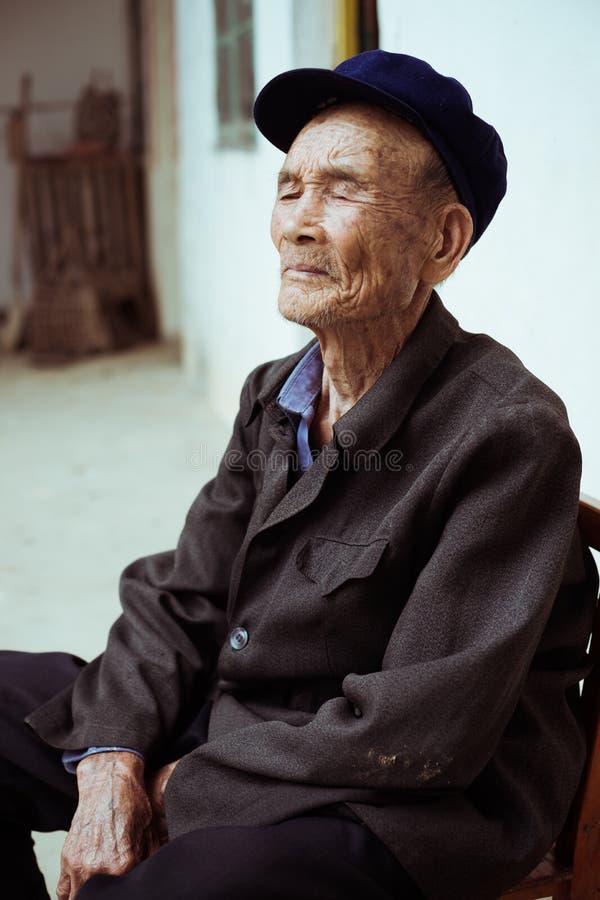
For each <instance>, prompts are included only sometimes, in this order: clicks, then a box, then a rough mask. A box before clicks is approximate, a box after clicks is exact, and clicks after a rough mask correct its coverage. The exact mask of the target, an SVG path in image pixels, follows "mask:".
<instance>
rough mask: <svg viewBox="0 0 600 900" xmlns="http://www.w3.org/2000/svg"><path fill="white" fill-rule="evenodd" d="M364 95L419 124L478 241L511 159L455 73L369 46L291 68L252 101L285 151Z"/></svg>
mask: <svg viewBox="0 0 600 900" xmlns="http://www.w3.org/2000/svg"><path fill="white" fill-rule="evenodd" d="M352 100H362V101H364V102H366V103H373V104H374V105H376V106H381V107H383V108H384V109H387V110H388V111H389V112H391V113H394V114H395V115H397V116H401V117H402V118H403V119H406V121H407V122H410V123H411V125H414V126H415V128H418V129H419V131H420V132H421V133H422V134H423V135H424V136H425V137H426V138H427V139H428V140H429V141H430V143H431V144H433V146H434V147H435V149H436V150H437V152H438V154H439V155H440V157H441V158H442V160H443V161H444V163H445V165H446V168H447V170H448V174H449V175H450V178H451V179H452V182H453V183H454V186H455V188H456V191H457V193H458V196H459V197H460V200H461V202H462V203H464V205H465V206H466V207H467V209H468V210H469V212H470V213H471V216H472V217H473V229H474V230H473V239H472V241H471V244H474V243H475V241H477V240H478V239H479V238H480V237H481V235H482V234H483V232H484V231H485V229H486V228H487V226H488V225H489V224H490V222H491V220H492V217H493V215H494V213H495V212H496V209H497V208H498V204H499V203H500V201H501V200H502V197H503V196H504V194H505V193H506V157H505V155H504V149H503V147H502V141H501V140H500V136H499V134H498V133H497V132H496V130H495V129H494V128H492V126H491V125H488V123H487V122H484V121H483V119H480V118H479V116H476V115H475V113H474V112H473V104H472V102H471V98H470V96H469V94H468V92H467V91H466V90H465V88H464V87H463V86H462V84H460V82H458V81H457V80H456V79H455V78H449V77H447V76H445V75H440V74H439V72H436V71H435V69H433V68H432V67H431V66H430V65H429V63H426V62H424V61H423V60H422V59H417V58H416V57H414V56H407V55H406V54H404V53H388V52H386V51H385V50H367V51H366V52H365V53H359V54H358V56H352V57H351V58H350V59H346V60H344V62H342V63H340V65H339V66H337V67H336V68H335V69H333V70H331V69H292V70H291V71H290V72H284V73H283V74H281V75H277V76H276V77H275V78H273V79H272V80H271V81H269V82H268V84H266V85H265V87H264V88H263V89H262V91H261V92H260V94H259V95H258V97H257V98H256V103H255V104H254V120H255V122H256V124H257V126H258V128H259V129H260V131H261V132H262V133H263V134H264V136H265V137H266V138H267V140H269V141H270V142H271V143H272V144H275V146H276V147H279V149H280V150H283V151H284V152H285V153H287V151H288V150H289V148H290V146H291V144H292V142H293V141H294V138H295V137H296V135H297V134H298V133H299V132H300V131H301V129H302V128H303V127H304V125H305V124H306V123H307V122H308V121H309V120H310V119H312V118H313V117H314V116H316V115H317V114H318V113H319V112H320V111H321V110H323V109H325V108H327V107H328V106H329V105H331V104H334V103H344V102H348V101H352Z"/></svg>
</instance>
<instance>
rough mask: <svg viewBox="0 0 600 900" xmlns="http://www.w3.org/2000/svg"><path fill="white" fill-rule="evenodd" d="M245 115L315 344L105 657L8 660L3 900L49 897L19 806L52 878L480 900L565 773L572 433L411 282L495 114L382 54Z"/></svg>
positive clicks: (570, 683) (480, 218)
mask: <svg viewBox="0 0 600 900" xmlns="http://www.w3.org/2000/svg"><path fill="white" fill-rule="evenodd" d="M255 115H256V120H257V123H258V126H259V128H260V129H261V130H262V131H263V133H264V134H265V135H266V136H267V137H268V138H269V139H270V140H272V141H273V142H274V143H275V144H276V145H277V146H278V147H280V148H281V149H283V150H284V151H286V152H287V156H286V159H285V162H284V164H283V168H282V170H281V172H280V175H279V187H278V193H277V200H276V203H275V209H274V212H273V220H272V237H273V241H274V243H275V246H276V248H277V250H278V252H279V255H280V258H281V291H280V295H279V307H280V310H281V312H282V314H283V315H284V316H285V317H286V318H288V319H291V320H292V321H295V322H299V323H301V324H303V325H306V326H307V327H308V328H310V329H311V330H312V331H313V332H314V334H315V335H316V340H313V341H312V342H311V343H310V344H309V345H308V347H307V348H305V349H304V350H302V351H301V352H300V353H297V354H295V355H293V356H290V357H287V358H285V359H281V360H278V361H276V362H272V363H269V364H267V365H263V366H260V367H259V368H258V369H256V370H255V371H254V372H253V373H252V374H251V375H250V376H249V377H248V379H247V381H246V384H245V385H244V388H243V391H242V395H241V405H240V411H239V414H238V416H237V419H236V422H235V425H234V431H233V436H232V438H231V442H230V445H229V448H228V450H227V452H226V454H225V456H224V458H223V461H222V463H221V466H220V468H219V471H218V474H217V476H216V478H215V479H214V480H213V481H211V482H210V483H209V484H208V485H207V486H206V487H205V488H204V489H203V490H202V491H201V493H200V495H199V497H198V498H197V500H196V501H195V503H194V504H193V506H192V508H191V511H190V513H189V516H188V518H187V521H186V524H185V527H184V529H183V532H182V535H181V539H180V541H179V544H178V546H177V549H176V550H175V551H174V552H170V553H164V554H159V555H157V556H152V557H149V558H146V559H141V560H138V561H137V562H134V563H133V564H132V565H131V566H129V568H127V569H126V570H125V572H124V574H123V577H122V581H121V596H122V604H123V615H122V617H121V618H120V619H119V620H118V621H117V622H116V624H115V625H114V627H113V629H112V630H111V633H110V637H109V641H108V646H107V649H106V652H105V653H104V654H103V655H102V656H101V657H100V658H99V659H96V660H94V661H93V662H92V663H90V664H89V665H85V664H84V663H83V662H82V661H81V660H78V659H75V658H73V657H69V656H66V655H62V654H46V655H41V656H35V655H29V654H4V656H3V658H2V665H3V683H4V689H3V690H4V696H5V698H6V700H5V704H4V711H3V715H4V720H5V722H4V727H3V732H2V734H3V737H2V742H3V747H4V749H3V755H4V760H3V763H2V792H3V793H2V796H3V807H2V808H3V813H4V815H3V822H4V825H3V835H4V836H3V841H2V850H3V853H4V854H5V860H4V865H3V866H2V875H0V879H3V885H4V886H5V891H4V894H3V896H7V897H8V896H10V897H11V898H16V897H19V898H20V897H23V898H25V897H27V898H41V897H46V896H47V894H46V893H45V889H44V887H43V883H42V881H41V878H40V876H39V873H37V870H36V868H35V861H34V856H33V851H32V847H31V841H30V838H29V831H30V829H31V828H32V827H33V828H35V829H52V828H69V827H70V831H69V834H68V837H67V840H66V843H65V849H64V852H63V859H62V875H61V879H60V883H59V888H58V896H59V898H61V900H67V898H73V897H74V896H75V895H76V896H77V897H78V898H80V900H95V898H99V900H102V898H106V900H121V898H128V900H129V898H144V900H153V898H156V900H158V898H160V900H165V898H169V900H171V898H181V900H184V898H185V900H188V898H189V900H192V898H193V900H217V898H219V900H234V898H286V900H300V898H302V900H305V898H308V897H315V898H319V900H329V898H331V900H334V898H338V900H342V898H350V897H357V898H361V900H370V898H373V900H375V898H381V900H383V898H404V900H407V898H419V897H421V898H422V897H425V898H431V900H442V898H445V900H469V898H472V900H486V898H494V897H496V896H497V895H498V893H499V892H501V890H502V889H503V888H505V887H508V886H509V885H510V884H511V883H512V882H514V881H516V880H517V879H519V878H520V877H521V876H523V875H525V874H526V873H527V872H528V870H530V869H531V868H532V867H533V866H534V865H535V864H536V863H537V862H538V860H539V859H540V858H541V857H542V855H543V854H544V853H545V852H546V850H547V849H548V848H549V847H550V846H551V844H552V842H553V840H554V839H555V837H556V835H557V833H558V831H559V830H560V828H561V825H562V823H563V821H564V819H565V816H566V814H567V811H568V808H569V804H570V802H571V800H572V797H573V794H574V791H575V788H576V785H577V782H578V778H579V775H580V772H581V768H582V763H583V756H584V743H583V739H582V735H581V731H580V726H579V724H578V717H577V701H578V687H577V685H578V681H579V679H580V678H581V676H582V672H583V671H584V669H585V664H586V654H585V645H586V639H587V635H588V632H589V627H590V619H591V614H592V609H593V604H594V600H595V597H596V591H597V582H596V575H595V569H594V568H593V564H592V563H591V560H590V557H589V552H588V551H585V552H584V551H583V550H582V548H581V546H580V543H579V538H578V534H577V530H576V515H577V501H578V490H579V475H580V459H579V451H578V447H577V443H576V441H575V438H574V437H573V434H572V433H571V431H570V429H569V425H568V422H567V418H566V414H565V411H564V408H563V406H562V404H561V402H560V400H559V399H558V398H557V397H556V396H555V395H554V394H553V393H552V392H551V391H550V390H549V389H548V388H547V387H545V386H544V385H543V384H541V383H540V382H539V381H538V380H537V379H536V378H534V376H533V375H531V374H530V373H529V372H528V371H527V370H526V369H525V368H524V367H523V366H522V364H521V363H520V362H519V360H518V359H517V358H516V357H515V356H514V355H513V354H512V353H511V352H510V351H508V350H506V349H505V348H504V347H502V346H500V345H499V344H497V343H496V342H495V341H493V340H492V339H491V338H489V337H487V336H485V335H472V334H468V333H466V332H464V331H462V330H461V328H460V327H459V326H458V324H457V322H456V321H455V319H454V318H453V317H452V316H451V315H450V314H449V313H448V312H447V311H446V310H445V309H444V307H443V306H442V304H441V302H440V300H439V298H438V297H437V295H436V294H435V292H434V286H435V285H437V284H439V283H440V282H442V281H443V280H444V279H446V278H448V276H449V275H450V274H451V273H452V272H453V271H454V270H455V268H456V266H457V265H458V263H459V261H460V260H461V258H462V257H463V256H464V255H465V253H466V252H467V251H468V250H469V248H470V247H471V246H472V245H473V244H474V243H475V241H476V240H477V239H478V238H479V237H480V236H481V234H482V232H483V231H484V229H485V228H486V227H487V225H488V223H489V221H490V220H491V218H492V216H493V214H494V212H495V209H496V207H497V205H498V203H499V202H500V200H501V198H502V195H503V193H504V189H505V172H506V164H505V159H504V154H503V150H502V144H501V142H500V139H499V137H498V135H497V134H496V132H495V131H494V129H493V128H492V127H491V126H489V125H487V124H486V123H485V122H483V121H482V120H481V119H479V118H478V117H477V116H475V115H474V114H473V112H472V107H471V101H470V98H469V95H468V94H467V93H466V91H465V90H464V88H462V86H461V85H459V84H458V82H456V81H455V80H453V79H450V78H446V77H444V76H441V75H439V74H438V73H436V72H435V71H434V70H433V69H432V68H430V67H429V66H428V65H427V64H426V63H424V62H422V61H420V60H418V59H415V58H412V57H409V56H404V55H397V54H390V53H384V52H382V51H373V52H370V53H365V54H361V55H359V56H357V57H354V58H353V59H350V60H347V61H346V62H345V63H343V64H342V65H341V66H339V67H338V68H337V69H336V70H335V71H334V72H330V71H325V70H298V71H294V72H290V73H286V74H284V75H281V76H279V77H278V78H276V79H274V80H273V81H272V82H270V83H269V84H268V85H267V86H266V88H264V90H263V91H262V93H261V94H260V96H259V98H258V101H257V104H256V108H255ZM9 685H12V686H13V687H12V689H11V688H9ZM32 710H35V711H33V712H32ZM25 716H28V719H27V721H28V723H29V725H30V726H31V728H32V729H33V730H34V731H35V732H37V735H38V736H39V737H41V738H42V739H43V741H41V740H39V737H37V736H35V735H34V734H33V733H32V732H31V731H28V729H27V728H26V727H25V726H24V725H23V724H22V719H23V717H25ZM65 766H66V768H65ZM75 767H76V770H77V774H76V778H75V776H74V775H73V774H69V772H68V771H67V770H66V769H67V768H71V769H73V768H75ZM165 788H166V789H165ZM159 848H160V849H159ZM7 891H8V893H7Z"/></svg>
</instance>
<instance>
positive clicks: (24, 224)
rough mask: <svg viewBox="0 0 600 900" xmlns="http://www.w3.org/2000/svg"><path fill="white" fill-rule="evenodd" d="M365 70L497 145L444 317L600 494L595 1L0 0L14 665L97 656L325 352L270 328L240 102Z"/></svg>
mask: <svg viewBox="0 0 600 900" xmlns="http://www.w3.org/2000/svg"><path fill="white" fill-rule="evenodd" d="M378 46H380V47H382V48H384V49H387V50H392V51H401V52H405V53H411V54H414V55H416V56H421V57H423V58H425V59H427V60H428V61H429V62H430V63H431V64H432V65H433V66H434V67H435V68H437V69H439V70H440V71H441V72H443V73H445V74H450V75H455V76H456V77H457V78H458V79H459V80H460V81H462V82H463V83H464V84H465V85H466V86H467V88H468V89H469V91H470V92H471V95H472V97H473V102H474V107H475V111H476V112H477V113H478V114H479V115H481V116H482V117H483V118H484V119H487V120H488V121H491V122H492V123H493V124H494V125H495V126H496V127H497V129H498V130H499V132H500V134H501V136H502V138H503V140H504V144H505V149H506V153H507V157H508V160H509V190H508V195H507V197H506V199H505V200H504V201H503V203H502V205H501V206H500V209H499V211H498V213H497V215H496V218H495V220H494V222H493V224H492V225H491V227H490V228H489V230H488V232H487V233H486V234H485V236H484V238H483V239H482V241H481V242H480V243H479V244H478V245H477V247H476V248H475V249H474V250H473V251H472V253H470V254H469V256H468V257H467V259H466V260H465V261H464V262H463V263H462V264H461V266H460V268H459V269H458V271H457V273H456V274H455V275H454V276H453V277H452V278H451V279H450V280H449V281H448V282H447V283H446V284H445V285H443V286H442V288H441V290H440V293H441V295H442V298H443V300H444V302H445V303H446V305H447V306H448V307H449V308H450V310H451V311H452V312H453V313H454V314H455V315H456V316H457V317H458V319H459V320H460V322H461V324H462V325H463V327H465V328H467V329H469V330H472V331H484V332H488V333H490V334H492V335H493V336H494V337H496V338H497V339H499V340H500V341H502V342H503V343H506V344H508V345H509V346H510V347H511V348H512V349H513V350H515V351H516V352H517V354H518V355H519V356H520V357H521V359H522V360H523V361H524V363H525V364H526V365H527V366H528V367H529V368H530V369H532V371H533V372H535V373H536V374H537V375H538V376H539V377H540V378H542V379H543V380H544V381H546V382H547V383H548V384H549V385H550V386H551V387H552V388H554V389H555V390H556V391H557V392H558V393H559V394H560V396H561V397H562V398H563V400H564V401H565V403H566V405H567V408H568V411H569V416H570V419H571V423H572V425H573V428H574V430H575V432H576V434H577V435H578V437H579V440H580V442H581V446H582V451H583V459H584V474H583V483H582V489H583V490H584V491H585V492H587V493H589V494H592V495H596V496H600V452H599V451H600V424H599V419H598V413H597V408H598V403H597V375H596V372H597V358H598V326H599V323H600V317H599V314H598V304H599V301H598V298H597V296H596V291H597V290H598V287H597V284H596V281H597V267H598V262H599V260H600V238H599V234H600V230H599V228H598V222H597V219H598V214H599V209H600V183H599V179H600V176H599V174H598V173H599V168H600V167H599V165H598V146H599V143H600V140H599V139H600V124H599V123H600V115H599V113H600V109H599V100H598V96H599V88H600V53H598V47H599V46H600V4H598V2H597V0H570V2H569V3H565V2H564V0H526V2H523V0H486V2H485V3H482V2H481V0H458V2H456V3H453V4H449V3H447V2H445V0H430V2H428V3H419V2H408V0H102V2H97V0H19V2H18V3H17V2H14V0H0V129H1V134H2V137H3V139H2V143H1V144H0V480H1V481H2V493H1V498H2V499H1V501H0V502H1V503H2V510H3V515H2V517H1V520H0V541H1V543H2V559H1V560H0V616H1V619H0V621H1V623H2V624H1V628H2V639H1V640H0V644H2V645H3V646H5V647H9V648H21V649H29V650H42V649H68V650H71V651H74V652H76V653H79V654H80V655H82V656H85V657H91V656H94V655H96V654H97V653H99V652H100V651H101V649H102V647H103V646H104V642H105V639H106V631H107V628H108V626H109V624H110V622H111V621H112V620H113V619H114V617H115V616H116V615H117V613H118V597H117V577H118V574H119V572H120V570H121V569H122V568H123V566H124V565H126V564H127V563H128V562H129V561H131V559H133V558H134V557H135V556H139V555H143V554H147V553H151V552H155V551H158V550H162V549H165V548H166V547H169V546H172V545H173V544H174V542H175V541H176V539H177V535H178V532H179V530H180V527H181V524H182V521H183V517H184V515H185V511H186V509H187V508H188V506H189V505H190V503H191V501H192V499H193V497H194V496H195V494H196V493H197V491H198V490H199V488H200V487H201V486H202V484H203V483H204V481H205V480H206V479H207V478H208V477H209V476H210V475H211V474H212V473H213V472H214V470H215V468H216V465H217V462H218V458H219V454H220V452H221V451H222V449H223V447H224V444H225V442H226V440H227V437H228V433H229V429H230V425H231V421H232V419H233V416H234V415H235V411H236V407H237V401H238V395H239V390H240V387H241V384H242V382H243V379H244V377H245V375H246V374H247V372H248V371H249V370H250V369H251V368H252V367H254V366H255V365H256V364H258V363H259V362H262V361H264V360H265V359H269V358H274V357H277V356H282V355H284V354H287V353H289V352H291V351H293V350H295V349H297V348H299V347H300V346H302V345H303V343H305V342H306V341H307V340H308V338H309V337H310V335H309V334H308V333H307V332H305V331H303V330H302V329H300V328H298V327H297V326H293V325H290V324H289V323H286V322H284V321H283V320H281V319H280V317H279V316H278V313H277V311H276V296H277V289H278V277H279V275H278V262H277V256H276V254H275V251H274V249H273V248H272V246H271V244H270V240H269V217H270V210H271V205H272V202H273V198H274V186H275V177H276V173H277V170H278V168H279V166H280V164H281V154H280V153H279V151H277V150H275V149H274V148H273V147H271V146H270V145H269V144H268V143H267V142H266V141H265V140H264V139H263V138H262V137H261V136H260V135H259V134H258V132H257V131H256V129H255V127H254V125H253V123H252V116H251V112H252V102H253V98H254V96H255V95H256V93H257V91H258V90H259V89H260V87H261V86H262V85H263V84H264V83H265V82H266V81H267V80H268V79H269V78H271V77H272V76H273V75H275V74H277V73H279V72H281V71H283V70H285V69H288V68H293V67H298V66H322V67H331V66H334V65H335V64H337V62H339V61H340V60H341V59H343V58H345V57H347V56H349V55H352V54H353V53H356V52H358V51H359V50H362V49H371V48H374V47H378ZM49 858H50V857H49ZM48 865H49V866H50V869H51V867H52V865H53V863H52V862H49V863H48ZM51 877H53V874H52V871H51Z"/></svg>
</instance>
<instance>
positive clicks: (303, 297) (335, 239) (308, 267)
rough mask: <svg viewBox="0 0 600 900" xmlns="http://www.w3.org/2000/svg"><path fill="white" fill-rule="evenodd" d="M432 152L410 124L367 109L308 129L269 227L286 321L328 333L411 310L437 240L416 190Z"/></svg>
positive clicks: (353, 109) (349, 107)
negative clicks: (278, 262) (328, 329)
mask: <svg viewBox="0 0 600 900" xmlns="http://www.w3.org/2000/svg"><path fill="white" fill-rule="evenodd" d="M431 152H432V151H431V149H430V147H429V145H428V144H427V142H426V141H425V139H424V138H423V137H422V136H421V135H420V134H419V133H418V132H417V131H416V130H415V129H414V128H412V126H410V125H409V124H408V123H406V122H404V121H403V120H401V119H399V118H397V117H395V116H393V115H391V114H390V113H387V112H386V111H384V110H381V109H378V108H377V107H373V106H368V105H366V104H362V103H353V104H346V105H343V106H339V107H334V108H332V109H330V110H327V111H325V112H323V113H321V114H320V115H319V116H318V117H317V118H315V119H312V120H311V121H310V122H309V123H308V124H307V125H306V126H305V127H304V128H303V130H302V131H301V132H300V134H299V135H298V136H297V138H296V140H295V141H294V143H293V144H292V146H291V148H290V150H289V153H288V155H287V157H286V160H285V162H284V165H283V168H282V170H281V173H280V176H279V186H278V193H277V200H276V203H275V208H274V210H273V217H272V223H271V236H272V239H273V242H274V244H275V246H276V248H277V250H278V251H279V255H280V258H281V288H280V293H279V309H280V312H281V313H282V315H284V316H285V317H286V318H287V319H291V320H292V321H295V322H299V323H300V324H302V325H307V326H308V327H313V328H323V327H331V326H334V327H335V326H339V325H344V324H346V323H348V324H349V323H350V322H354V323H358V322H361V321H366V320H369V319H370V320H372V319H378V318H382V317H386V316H390V315H394V316H397V315H398V314H401V312H402V311H403V310H404V309H406V308H407V306H408V305H409V304H410V301H411V299H412V297H413V294H414V292H415V289H416V287H417V284H418V282H419V276H420V271H421V266H422V263H423V260H424V259H425V258H426V256H427V251H428V249H429V247H430V246H431V241H432V229H431V227H430V218H431V216H430V214H429V211H428V210H427V209H423V208H421V207H422V204H421V205H420V203H419V195H418V194H419V192H418V189H417V184H418V178H419V174H420V172H421V168H422V165H423V163H424V161H425V160H426V159H427V155H428V154H429V153H431Z"/></svg>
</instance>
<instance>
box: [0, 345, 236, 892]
mask: <svg viewBox="0 0 600 900" xmlns="http://www.w3.org/2000/svg"><path fill="white" fill-rule="evenodd" d="M228 435H229V428H228V427H227V426H225V425H224V424H223V423H222V422H220V421H218V420H215V418H214V416H213V415H211V413H210V410H209V409H208V408H207V407H206V405H205V404H204V403H203V402H202V400H201V398H199V397H198V391H197V390H196V391H194V390H193V389H192V387H191V386H190V385H189V383H187V382H186V380H185V377H184V376H183V375H182V373H181V370H180V368H179V366H178V364H177V360H176V354H175V352H174V350H173V348H169V347H164V346H153V347H149V348H144V349H140V350H136V351H134V352H129V353H127V354H121V355H114V356H103V357H98V358H94V359H90V360H86V361H82V362H79V363H76V364H72V365H69V366H66V367H64V368H53V369H35V368H32V367H31V365H30V364H29V363H28V361H27V360H26V359H25V358H23V357H20V356H17V357H15V356H13V357H8V356H5V357H0V480H1V488H0V497H1V503H2V513H3V514H2V517H1V521H0V546H1V547H2V556H1V558H0V621H1V622H2V636H1V638H0V645H1V646H2V647H3V648H5V649H19V650H32V651H38V650H68V651H70V652H73V653H77V654H78V655H80V656H83V657H84V658H86V659H90V658H92V657H94V656H96V655H97V654H98V653H100V652H101V651H102V649H103V647H104V642H105V638H106V634H107V632H108V628H109V626H110V624H111V623H112V621H113V620H114V619H115V618H116V616H117V615H118V612H119V605H118V597H117V581H118V577H119V574H120V572H121V570H122V569H123V568H124V566H125V565H126V564H127V563H129V562H131V561H132V560H133V559H135V558H136V557H138V556H142V555H146V554H149V553H154V552H157V551H159V550H165V549H168V548H170V547H172V546H174V544H175V542H176V540H177V537H178V534H179V531H180V529H181V526H182V524H183V519H184V516H185V513H186V511H187V509H188V507H189V506H190V504H191V502H192V500H193V499H194V497H195V495H196V493H197V492H198V490H199V489H200V488H201V487H202V485H203V484H204V482H205V481H206V480H207V479H208V478H209V477H210V476H211V475H212V474H213V473H214V471H215V469H216V466H217V463H218V459H219V456H220V454H221V452H222V450H223V448H224V446H225V443H226V441H227V438H228ZM63 837H64V836H63V835H62V834H60V835H39V836H36V845H37V848H38V856H39V858H40V861H41V865H42V868H43V870H44V874H45V876H46V881H47V884H48V888H49V892H50V894H51V895H52V896H53V895H54V888H55V886H56V881H57V878H58V856H59V853H60V847H61V846H62V841H63Z"/></svg>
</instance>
